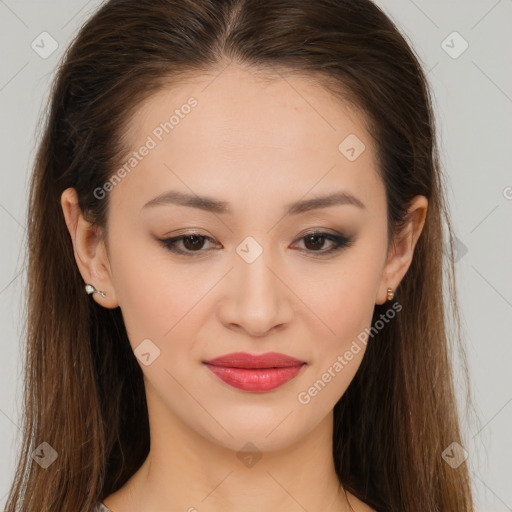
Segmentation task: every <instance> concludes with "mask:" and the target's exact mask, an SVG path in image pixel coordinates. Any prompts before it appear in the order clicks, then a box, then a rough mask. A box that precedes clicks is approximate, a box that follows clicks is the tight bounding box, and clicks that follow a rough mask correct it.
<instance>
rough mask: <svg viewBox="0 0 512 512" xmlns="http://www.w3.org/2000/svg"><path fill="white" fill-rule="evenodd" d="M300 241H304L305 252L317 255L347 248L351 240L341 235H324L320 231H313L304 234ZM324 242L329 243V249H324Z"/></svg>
mask: <svg viewBox="0 0 512 512" xmlns="http://www.w3.org/2000/svg"><path fill="white" fill-rule="evenodd" d="M300 240H304V246H305V248H306V252H310V253H311V252H313V253H315V252H316V253H318V254H319V255H324V254H330V253H333V252H335V251H338V250H340V249H343V248H344V247H349V246H350V245H351V244H352V242H353V240H352V239H351V238H348V237H345V236H343V235H341V234H334V233H324V232H321V231H314V232H312V233H306V234H305V235H303V236H302V237H301V238H300ZM326 241H330V242H331V248H329V249H324V245H325V243H326Z"/></svg>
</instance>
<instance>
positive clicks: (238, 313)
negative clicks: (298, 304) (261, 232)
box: [218, 250, 294, 337]
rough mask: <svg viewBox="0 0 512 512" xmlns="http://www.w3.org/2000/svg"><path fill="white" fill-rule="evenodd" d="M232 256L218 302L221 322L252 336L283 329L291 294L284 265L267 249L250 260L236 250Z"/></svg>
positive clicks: (288, 314)
mask: <svg viewBox="0 0 512 512" xmlns="http://www.w3.org/2000/svg"><path fill="white" fill-rule="evenodd" d="M234 258H235V259H234V268H233V269H232V270H231V272H229V273H228V275H227V276H226V280H225V283H224V288H223V290H224V293H223V297H222V300H221V301H220V302H219V306H218V315H219V318H220V320H221V322H222V323H223V324H224V325H225V326H226V327H227V328H229V329H232V330H238V331H243V332H245V333H246V334H248V335H250V336H254V337H262V336H265V335H268V333H269V332H270V331H272V329H274V330H280V329H283V328H284V327H285V326H286V325H287V324H289V323H290V321H291V319H292V316H293V307H292V301H293V297H294V295H293V293H292V292H291V290H290V289H289V288H288V286H287V283H286V281H287V279H286V272H285V271H284V270H283V267H282V266H280V265H279V264H278V262H277V259H276V258H271V252H270V251H267V250H263V252H262V253H261V254H260V255H259V256H258V257H257V258H256V259H255V260H254V261H252V262H248V261H245V260H244V259H243V258H242V257H240V256H239V255H238V254H235V255H234ZM271 260H272V261H271Z"/></svg>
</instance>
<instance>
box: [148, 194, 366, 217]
mask: <svg viewBox="0 0 512 512" xmlns="http://www.w3.org/2000/svg"><path fill="white" fill-rule="evenodd" d="M169 204H176V205H179V206H187V207H189V208H198V209H200V210H205V211H208V212H212V213H218V214H227V215H232V214H233V212H232V210H231V208H230V207H229V203H227V202H226V201H220V200H218V199H214V198H212V197H208V196H197V195H193V194H185V193H183V192H178V191H174V190H171V191H169V192H164V193H163V194H160V195H159V196H157V197H155V198H153V199H151V200H150V201H148V202H147V203H146V204H145V205H144V206H143V207H142V209H145V208H150V207H153V206H161V205H169ZM344 204H351V205H354V206H357V207H358V208H361V209H363V210H364V209H365V208H366V207H365V205H364V204H363V202H362V201H360V200H359V199H358V198H357V197H355V196H353V195H352V194H350V193H348V192H345V191H339V192H334V193H332V194H329V195H324V196H318V197H313V198H311V199H301V200H299V201H295V202H293V203H288V204H286V205H285V210H284V215H298V214H301V213H305V212H308V211H311V210H317V209H320V208H328V207H330V206H339V205H344Z"/></svg>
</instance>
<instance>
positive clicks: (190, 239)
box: [160, 233, 213, 256]
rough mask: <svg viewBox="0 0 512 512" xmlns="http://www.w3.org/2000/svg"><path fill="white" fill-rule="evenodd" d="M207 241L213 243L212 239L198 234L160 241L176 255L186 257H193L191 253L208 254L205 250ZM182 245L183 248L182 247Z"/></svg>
mask: <svg viewBox="0 0 512 512" xmlns="http://www.w3.org/2000/svg"><path fill="white" fill-rule="evenodd" d="M207 241H209V242H212V243H213V239H212V238H210V237H209V236H205V235H200V234H198V233H188V234H185V235H181V236H176V237H174V238H167V239H165V240H160V242H161V243H162V244H163V245H164V247H165V248H166V249H168V250H169V251H171V252H174V253H176V254H183V255H185V256H187V255H191V253H202V252H206V250H203V248H204V245H205V243H206V242H207ZM180 244H181V246H182V247H180Z"/></svg>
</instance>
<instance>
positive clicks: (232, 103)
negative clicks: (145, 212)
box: [123, 64, 379, 198]
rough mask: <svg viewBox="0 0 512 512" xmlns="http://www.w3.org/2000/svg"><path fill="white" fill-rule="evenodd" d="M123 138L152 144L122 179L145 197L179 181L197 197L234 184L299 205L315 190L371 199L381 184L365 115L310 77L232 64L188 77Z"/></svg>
mask: <svg viewBox="0 0 512 512" xmlns="http://www.w3.org/2000/svg"><path fill="white" fill-rule="evenodd" d="M191 105H193V106H191ZM126 134H127V135H126V140H127V141H128V145H129V147H130V152H132V151H136V150H137V149H138V148H140V147H142V146H143V145H144V144H146V143H147V142H148V140H149V139H151V141H152V143H151V145H152V146H153V147H152V149H151V151H149V152H146V153H147V155H146V156H144V158H143V159H140V161H139V163H137V169H136V172H131V173H130V178H129V180H125V181H130V182H131V186H132V187H135V188H136V189H137V191H138V192H140V193H141V194H142V195H144V191H145V190H148V189H151V187H152V186H151V183H155V182H162V180H163V181H166V182H167V184H168V185H169V186H171V183H177V177H178V176H181V177H182V178H184V179H183V180H182V183H181V185H180V186H181V187H182V188H183V185H184V184H185V183H186V185H187V186H188V187H189V188H192V191H193V192H196V193H198V194H200V192H205V193H206V192H207V193H206V194H205V195H212V194H211V193H210V192H211V191H221V190H223V189H225V188H226V186H227V187H229V188H231V189H233V188H237V187H238V188H239V189H240V190H242V189H243V190H244V191H247V189H248V187H250V189H251V190H250V191H251V192H253V193H257V192H258V190H260V189H261V190H262V192H263V189H265V188H266V189H267V190H268V189H270V188H271V189H273V190H286V191H287V193H288V192H289V194H290V197H294V198H296V196H297V195H303V194H304V193H305V192H306V191H307V189H311V188H313V187H316V184H317V183H318V186H319V187H320V186H321V187H322V192H325V191H326V190H328V189H329V188H330V187H332V186H333V185H334V184H340V183H342V184H343V185H345V186H347V187H348V188H349V187H351V188H352V191H355V190H356V189H359V192H360V193H364V190H363V189H365V188H366V189H368V190H367V191H366V193H369V191H370V189H371V188H372V186H374V185H376V184H377V185H378V181H379V178H378V174H377V167H376V158H375V151H374V144H373V141H372V139H371V137H370V135H369V133H368V131H367V129H366V119H365V117H364V115H363V114H362V113H361V112H360V111H359V110H357V109H356V108H354V107H353V105H352V104H351V103H349V102H348V101H342V100H341V99H339V98H337V97H334V96H333V95H332V94H331V93H330V92H328V91H327V90H326V89H324V88H323V87H322V86H321V85H320V84H319V82H317V81H315V80H314V79H312V78H309V77H306V76H300V75H295V74H285V73H283V74H277V73H274V74H273V75H270V74H263V73H259V72H256V71H255V70H252V69H249V68H241V67H239V66H236V65H234V64H230V65H228V66H227V67H225V68H221V69H220V70H216V71H215V72H214V71H212V72H208V73H204V74H196V75H191V76H189V77H187V79H185V80H181V81H179V82H177V83H175V84H170V85H169V86H168V87H164V88H162V89H160V90H159V91H158V92H156V93H154V94H153V95H151V96H150V97H149V98H148V99H147V100H146V101H144V103H142V104H141V105H140V106H139V108H138V109H137V110H136V112H135V114H134V115H133V116H132V118H131V120H130V123H129V124H128V127H127V131H126ZM347 151H348V152H347ZM354 154H355V157H356V158H354ZM127 157H128V156H127ZM170 170H172V171H173V172H172V173H171V172H170ZM123 186H124V184H123ZM174 188H175V187H174ZM152 191H153V192H154V191H156V189H155V188H154V187H153V188H152ZM189 192H190V190H189ZM148 193H149V190H148ZM200 195H201V194H200ZM144 197H147V196H144Z"/></svg>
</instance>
